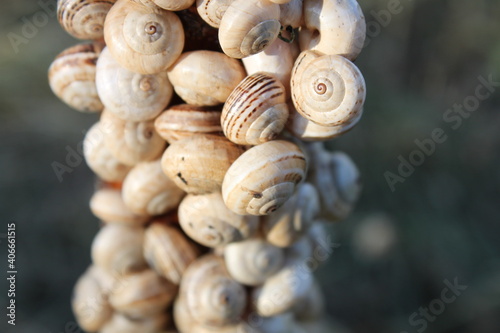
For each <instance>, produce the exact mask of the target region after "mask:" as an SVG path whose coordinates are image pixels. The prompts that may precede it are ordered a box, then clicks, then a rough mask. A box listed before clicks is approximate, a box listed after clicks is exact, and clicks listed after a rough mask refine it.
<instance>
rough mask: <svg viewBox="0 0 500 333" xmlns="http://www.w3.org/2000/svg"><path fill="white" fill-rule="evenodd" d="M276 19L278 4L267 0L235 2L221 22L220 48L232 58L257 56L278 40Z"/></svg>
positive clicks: (278, 15)
mask: <svg viewBox="0 0 500 333" xmlns="http://www.w3.org/2000/svg"><path fill="white" fill-rule="evenodd" d="M279 19H280V7H279V5H278V4H275V3H272V2H270V1H268V0H234V1H233V2H232V3H231V4H230V5H229V7H228V8H227V10H226V12H225V14H224V16H223V17H222V20H221V22H220V27H219V41H220V46H221V47H222V50H223V51H224V53H225V54H227V55H228V56H230V57H232V58H244V57H247V56H249V55H252V54H256V53H259V52H261V51H262V50H264V49H265V48H266V47H268V46H269V45H270V44H271V43H272V42H273V41H274V40H275V39H276V38H277V37H278V34H279V32H280V28H281V24H280V22H279Z"/></svg>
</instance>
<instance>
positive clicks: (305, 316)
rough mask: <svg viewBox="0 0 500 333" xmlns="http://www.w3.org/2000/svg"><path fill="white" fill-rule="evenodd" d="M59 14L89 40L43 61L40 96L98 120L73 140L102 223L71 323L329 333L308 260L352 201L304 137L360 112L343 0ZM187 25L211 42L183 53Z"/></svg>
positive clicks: (81, 0) (356, 15)
mask: <svg viewBox="0 0 500 333" xmlns="http://www.w3.org/2000/svg"><path fill="white" fill-rule="evenodd" d="M185 17H189V20H187V21H186V19H185ZM193 17H194V19H193ZM58 19H59V21H60V23H61V25H62V27H63V28H64V29H65V30H66V31H67V32H68V33H70V34H71V35H73V36H74V37H76V38H80V39H84V40H90V42H85V43H84V44H79V45H76V46H74V47H71V48H69V49H67V50H65V51H64V52H62V53H61V54H59V55H58V56H57V57H56V59H55V60H54V62H53V64H52V65H51V67H50V69H49V83H50V86H51V88H52V90H53V91H54V93H55V94H56V95H57V96H58V97H59V98H60V99H61V100H62V101H64V102H65V103H66V104H68V105H69V106H71V107H73V108H75V109H77V110H79V111H82V112H95V113H100V116H99V117H100V119H99V121H98V122H97V123H95V124H94V125H93V126H92V128H91V129H90V130H89V131H88V132H87V133H86V135H85V139H84V142H83V148H84V149H83V150H84V156H85V160H86V162H87V164H88V166H89V167H90V168H91V169H92V171H93V172H94V173H95V174H96V175H97V177H98V178H99V180H100V181H99V182H98V186H97V187H96V191H95V193H94V195H93V196H92V198H91V200H90V209H91V211H92V213H93V214H94V215H95V216H96V217H97V218H98V219H99V220H101V221H102V228H101V229H100V231H99V232H98V234H97V235H96V237H95V239H94V241H93V243H92V249H91V257H92V265H91V266H90V267H89V268H88V270H87V271H86V272H85V273H84V274H83V275H82V276H81V278H80V279H79V280H78V282H77V283H76V285H75V290H74V297H73V299H72V306H73V311H74V313H75V316H76V318H77V320H78V323H79V324H80V326H81V327H82V328H83V329H84V330H86V331H88V332H103V333H114V332H120V333H123V332H134V333H135V332H145V333H149V332H151V333H153V332H181V333H183V332H189V333H199V332H234V333H235V332H260V333H267V332H272V333H280V332H287V333H288V332H296V333H297V332H327V331H328V329H327V328H325V327H324V326H323V321H322V318H323V300H322V293H321V291H320V288H319V286H318V284H317V282H316V281H315V280H314V277H313V274H312V273H313V272H312V271H311V269H309V268H307V265H305V264H304V263H305V262H306V261H307V260H309V259H311V257H312V256H313V253H315V251H317V250H318V246H320V245H319V244H320V243H321V241H320V240H321V237H322V236H323V235H324V230H323V227H324V222H328V221H340V220H343V219H345V218H346V217H347V216H348V214H349V213H350V212H351V210H352V208H353V206H354V204H355V202H356V200H357V198H358V196H359V194H360V191H361V185H360V181H359V178H360V175H359V172H358V170H357V168H356V166H355V164H354V163H353V161H352V160H351V159H350V158H349V156H347V155H346V154H345V153H342V152H330V151H327V150H326V149H325V148H324V146H323V143H322V142H318V141H325V140H328V139H331V138H335V137H338V136H340V135H342V134H344V133H346V132H347V131H349V130H350V129H351V128H353V127H354V126H355V125H356V124H357V122H358V121H359V119H360V118H361V115H362V112H363V104H364V99H365V94H366V91H365V83H364V79H363V76H362V75H361V72H360V71H359V69H358V68H357V67H356V65H355V64H354V63H353V61H354V60H355V59H356V57H357V56H358V54H359V53H360V51H361V49H362V46H363V43H364V36H365V21H364V16H363V13H362V11H361V9H360V7H359V5H358V3H357V2H356V0H196V1H195V0H184V1H179V0H59V1H58ZM193 27H198V28H197V29H198V30H199V34H201V35H202V36H201V37H200V36H195V37H196V41H195V44H196V43H197V42H198V41H199V40H201V39H203V38H204V37H205V36H206V35H207V36H218V41H219V43H220V45H219V43H216V44H215V45H212V47H211V48H210V49H199V48H197V47H196V45H195V46H193V41H192V40H191V39H193V38H194V37H193V34H192V30H193ZM314 141H316V142H314Z"/></svg>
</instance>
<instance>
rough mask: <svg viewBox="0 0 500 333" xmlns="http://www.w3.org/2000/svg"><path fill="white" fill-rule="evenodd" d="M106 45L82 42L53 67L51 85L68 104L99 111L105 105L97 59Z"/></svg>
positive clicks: (67, 50) (84, 110) (81, 108)
mask: <svg viewBox="0 0 500 333" xmlns="http://www.w3.org/2000/svg"><path fill="white" fill-rule="evenodd" d="M102 47H103V45H102V44H100V43H93V44H80V45H76V46H73V47H70V48H69V49H66V50H65V51H64V52H62V53H60V54H59V55H58V56H57V57H56V59H55V60H54V62H53V63H52V64H51V65H50V68H49V84H50V88H51V89H52V91H53V92H54V94H55V95H56V96H57V97H59V99H61V100H62V101H63V102H64V103H66V104H68V105H69V106H71V107H72V108H74V109H76V110H78V111H82V112H98V111H101V110H102V109H103V108H104V106H103V105H102V103H101V100H100V99H99V96H98V95H97V89H96V83H95V76H96V62H97V58H98V56H99V54H100V53H101V50H102Z"/></svg>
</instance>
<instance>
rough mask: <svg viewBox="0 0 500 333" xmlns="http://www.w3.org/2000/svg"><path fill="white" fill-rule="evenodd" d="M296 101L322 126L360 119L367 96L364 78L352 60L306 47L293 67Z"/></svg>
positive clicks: (302, 111)
mask: <svg viewBox="0 0 500 333" xmlns="http://www.w3.org/2000/svg"><path fill="white" fill-rule="evenodd" d="M291 91H292V101H293V105H294V106H295V108H296V109H297V111H298V112H299V113H300V114H301V115H302V116H304V117H305V118H307V119H309V120H311V121H313V122H315V123H316V124H318V125H322V126H338V125H342V124H350V123H352V122H355V121H357V120H359V115H360V113H361V111H362V108H363V104H364V101H365V96H366V88H365V80H364V79H363V76H362V74H361V72H360V71H359V69H358V68H357V67H356V65H354V64H353V63H352V62H350V61H349V60H347V59H346V58H344V57H342V56H339V55H324V56H321V55H320V54H319V53H317V52H314V51H303V52H301V53H300V55H299V57H298V58H297V60H296V61H295V65H294V67H293V70H292V79H291Z"/></svg>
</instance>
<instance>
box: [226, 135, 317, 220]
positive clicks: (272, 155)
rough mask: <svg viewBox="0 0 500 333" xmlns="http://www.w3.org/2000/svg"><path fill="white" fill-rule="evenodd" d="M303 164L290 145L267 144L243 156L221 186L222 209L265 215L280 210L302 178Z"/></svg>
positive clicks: (304, 170)
mask: <svg viewBox="0 0 500 333" xmlns="http://www.w3.org/2000/svg"><path fill="white" fill-rule="evenodd" d="M306 169H307V162H306V159H305V156H304V154H303V153H302V151H301V150H300V149H299V148H298V147H297V146H296V145H295V144H293V143H291V142H287V141H281V140H275V141H269V142H266V143H263V144H261V145H258V146H255V147H252V148H250V149H249V150H247V151H246V152H245V153H243V154H242V155H241V156H240V157H239V158H238V159H237V160H236V161H235V162H234V163H233V164H232V165H231V167H230V168H229V170H228V171H227V173H226V176H225V177H224V182H223V184H222V197H223V198H224V202H225V203H226V206H227V207H228V208H229V209H231V210H232V211H233V212H235V213H237V214H242V215H245V214H251V215H267V214H269V213H272V212H273V211H275V210H276V209H278V208H279V207H281V206H282V205H283V204H284V203H285V202H286V200H288V198H289V197H290V196H291V195H292V194H293V192H294V190H295V187H296V185H297V184H298V183H299V182H301V181H302V180H303V179H305V173H306Z"/></svg>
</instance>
